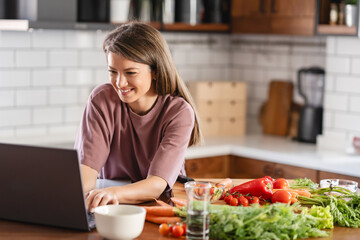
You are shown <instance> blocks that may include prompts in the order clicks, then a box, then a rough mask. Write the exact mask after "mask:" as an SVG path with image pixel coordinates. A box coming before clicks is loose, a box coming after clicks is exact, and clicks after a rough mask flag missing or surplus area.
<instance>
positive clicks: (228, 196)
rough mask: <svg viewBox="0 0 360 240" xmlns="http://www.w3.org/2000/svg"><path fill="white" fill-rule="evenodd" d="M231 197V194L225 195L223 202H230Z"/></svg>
mask: <svg viewBox="0 0 360 240" xmlns="http://www.w3.org/2000/svg"><path fill="white" fill-rule="evenodd" d="M231 199H233V196H232V195H227V196H226V197H225V202H226V203H227V204H230V201H231Z"/></svg>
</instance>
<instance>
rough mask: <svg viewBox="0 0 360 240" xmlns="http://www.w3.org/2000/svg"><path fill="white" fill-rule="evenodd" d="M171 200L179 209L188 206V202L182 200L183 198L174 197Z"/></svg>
mask: <svg viewBox="0 0 360 240" xmlns="http://www.w3.org/2000/svg"><path fill="white" fill-rule="evenodd" d="M170 199H171V201H172V202H173V203H175V204H176V206H178V207H183V206H186V204H187V201H186V200H185V199H182V198H175V197H172V198H170Z"/></svg>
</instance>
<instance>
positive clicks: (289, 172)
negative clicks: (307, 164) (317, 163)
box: [272, 163, 318, 182]
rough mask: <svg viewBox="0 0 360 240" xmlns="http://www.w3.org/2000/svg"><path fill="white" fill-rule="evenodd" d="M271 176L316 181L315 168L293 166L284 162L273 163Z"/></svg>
mask: <svg viewBox="0 0 360 240" xmlns="http://www.w3.org/2000/svg"><path fill="white" fill-rule="evenodd" d="M272 177H273V178H275V179H276V178H286V179H294V178H305V177H306V178H309V179H311V180H312V181H313V182H317V181H318V178H317V170H314V169H309V168H302V167H295V166H290V165H285V164H279V163H277V164H276V165H275V169H274V174H273V175H272Z"/></svg>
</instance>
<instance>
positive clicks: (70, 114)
mask: <svg viewBox="0 0 360 240" xmlns="http://www.w3.org/2000/svg"><path fill="white" fill-rule="evenodd" d="M84 107H85V106H74V107H66V108H65V122H66V123H76V124H78V123H80V120H81V118H82V115H83V112H84Z"/></svg>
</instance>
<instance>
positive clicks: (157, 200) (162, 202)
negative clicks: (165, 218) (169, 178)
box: [155, 199, 172, 207]
mask: <svg viewBox="0 0 360 240" xmlns="http://www.w3.org/2000/svg"><path fill="white" fill-rule="evenodd" d="M155 202H156V203H157V204H159V205H160V206H163V207H172V206H171V205H170V204H167V203H166V202H164V201H161V200H160V199H155Z"/></svg>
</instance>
